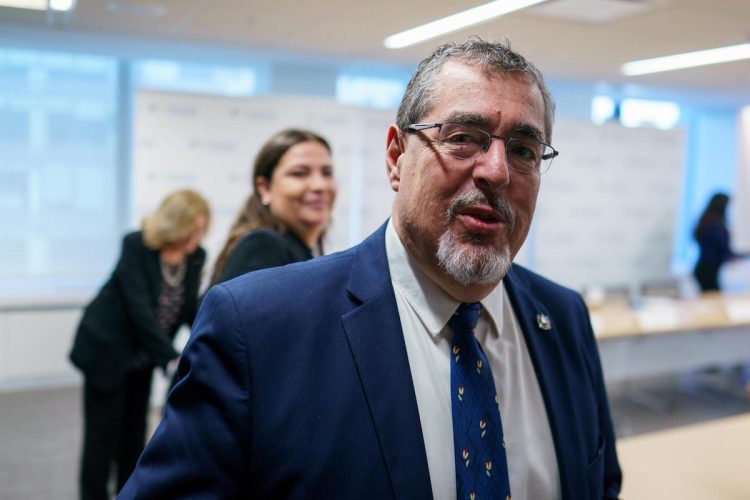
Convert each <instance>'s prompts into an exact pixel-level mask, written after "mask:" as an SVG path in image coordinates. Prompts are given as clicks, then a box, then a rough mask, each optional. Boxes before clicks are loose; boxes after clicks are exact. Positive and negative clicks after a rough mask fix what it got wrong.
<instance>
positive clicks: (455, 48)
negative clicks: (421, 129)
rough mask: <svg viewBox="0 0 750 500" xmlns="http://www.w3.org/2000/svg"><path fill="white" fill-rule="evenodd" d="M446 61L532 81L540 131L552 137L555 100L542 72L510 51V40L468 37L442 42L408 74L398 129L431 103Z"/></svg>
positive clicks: (425, 111) (423, 113)
mask: <svg viewBox="0 0 750 500" xmlns="http://www.w3.org/2000/svg"><path fill="white" fill-rule="evenodd" d="M447 61H460V62H464V63H469V64H475V65H477V66H479V67H480V68H483V70H484V72H485V74H486V75H487V76H499V75H505V74H509V73H510V74H518V75H521V76H523V77H524V78H526V79H527V80H528V81H529V82H530V83H533V84H536V85H537V86H538V87H539V90H540V91H541V93H542V99H543V101H544V134H545V138H546V141H547V142H549V141H550V140H551V138H552V123H553V121H554V119H555V102H554V100H553V99H552V94H551V93H550V91H549V89H548V88H547V86H546V85H545V83H544V77H542V73H541V72H540V71H539V70H538V69H537V67H536V66H534V65H533V64H532V63H531V62H529V61H528V60H526V58H525V57H523V56H522V55H521V54H519V53H518V52H515V51H513V50H511V48H510V42H509V41H507V40H505V41H504V42H487V41H484V40H482V39H481V38H479V37H471V38H469V40H467V41H466V42H464V43H462V44H456V43H446V44H444V45H441V46H440V47H438V48H437V49H436V50H435V52H433V53H432V54H431V55H430V56H428V57H427V58H425V59H423V60H422V62H420V63H419V66H418V67H417V71H416V72H415V73H414V76H412V77H411V80H410V81H409V85H408V86H407V87H406V92H405V93H404V97H403V99H402V100H401V105H400V106H399V108H398V114H397V115H396V124H397V125H398V127H399V128H400V129H401V130H405V129H406V127H408V126H409V125H411V124H412V123H418V122H419V121H420V120H421V119H422V117H424V116H426V115H427V114H428V113H429V112H430V111H431V110H432V108H433V106H434V105H435V99H434V93H435V90H436V87H437V85H436V75H437V73H438V72H439V70H440V68H442V67H443V65H444V64H445V63H446V62H447Z"/></svg>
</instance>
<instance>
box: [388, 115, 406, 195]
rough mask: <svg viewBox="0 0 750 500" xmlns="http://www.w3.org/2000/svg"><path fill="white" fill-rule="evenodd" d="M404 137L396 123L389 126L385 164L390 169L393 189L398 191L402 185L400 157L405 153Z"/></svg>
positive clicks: (389, 176) (389, 174)
mask: <svg viewBox="0 0 750 500" xmlns="http://www.w3.org/2000/svg"><path fill="white" fill-rule="evenodd" d="M403 141H404V137H403V135H402V134H400V133H399V129H398V127H397V126H396V125H391V126H390V127H389V128H388V139H387V144H388V146H387V147H386V152H385V164H386V168H387V170H388V180H389V181H390V182H391V189H393V190H394V191H398V189H399V186H400V185H401V165H400V164H399V159H400V158H401V155H402V154H403V153H404V148H405V146H406V144H404V142H403Z"/></svg>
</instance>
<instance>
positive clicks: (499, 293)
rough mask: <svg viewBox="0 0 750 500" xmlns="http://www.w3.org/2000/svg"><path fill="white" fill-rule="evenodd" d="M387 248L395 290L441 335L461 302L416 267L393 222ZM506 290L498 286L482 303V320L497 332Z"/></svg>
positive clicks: (388, 234) (431, 333) (426, 324)
mask: <svg viewBox="0 0 750 500" xmlns="http://www.w3.org/2000/svg"><path fill="white" fill-rule="evenodd" d="M385 248H386V254H387V256H388V267H389V269H390V272H391V280H392V282H393V287H394V289H395V290H397V291H398V292H399V293H400V294H401V295H402V296H403V297H404V299H406V301H407V302H408V303H409V306H410V307H411V308H412V309H413V310H414V312H415V313H416V315H417V316H418V317H419V319H420V321H421V322H422V324H423V325H424V326H425V328H426V329H427V331H428V332H429V334H430V336H432V337H435V336H437V335H439V334H440V332H441V331H442V330H443V328H444V327H445V325H446V324H448V320H449V319H450V318H451V315H452V314H453V313H454V312H455V311H456V309H457V308H458V306H459V302H457V301H455V300H454V299H452V298H451V297H450V296H448V294H446V293H445V292H444V291H443V290H442V289H441V288H440V287H439V286H438V285H437V284H436V283H435V282H434V281H432V280H431V279H430V278H429V277H428V276H427V275H426V274H425V273H424V272H423V271H422V270H421V269H420V268H419V266H418V265H417V263H416V261H415V259H414V257H413V256H412V255H411V254H410V253H409V252H408V251H407V250H406V247H405V246H404V244H403V242H402V241H401V239H400V238H399V236H398V234H397V233H396V229H395V228H394V227H393V219H390V220H389V221H388V227H387V228H386V232H385ZM503 299H504V287H503V286H501V285H498V286H496V287H495V288H494V289H493V290H492V292H490V294H489V295H487V297H485V298H484V299H482V301H481V304H482V316H483V317H485V315H486V318H487V320H488V321H490V322H494V323H495V326H496V328H495V330H494V331H497V332H500V331H501V330H500V327H501V326H502V311H503Z"/></svg>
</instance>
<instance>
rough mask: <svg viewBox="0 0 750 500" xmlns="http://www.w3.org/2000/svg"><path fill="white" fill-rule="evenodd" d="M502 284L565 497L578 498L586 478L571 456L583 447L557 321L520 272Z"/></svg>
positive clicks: (576, 461) (509, 275)
mask: <svg viewBox="0 0 750 500" xmlns="http://www.w3.org/2000/svg"><path fill="white" fill-rule="evenodd" d="M503 281H504V283H505V286H506V289H507V291H508V296H509V298H510V301H511V304H512V305H513V310H514V311H515V314H516V317H517V318H518V322H519V324H520V326H521V329H522V330H523V335H524V338H525V340H526V345H527V346H528V349H529V356H530V357H531V361H532V363H533V365H534V371H535V373H536V377H537V380H538V382H539V386H540V389H541V392H542V397H543V399H544V404H545V407H546V409H547V418H548V419H549V422H550V428H551V430H552V439H553V441H554V445H555V452H556V454H557V464H558V469H559V471H560V485H561V489H562V497H563V498H576V495H577V494H578V495H580V491H581V485H582V484H585V481H586V478H585V471H584V470H583V469H582V468H581V467H580V464H579V460H576V459H571V457H570V455H571V454H575V453H577V452H578V450H579V449H580V445H579V444H578V428H577V425H576V411H575V405H574V399H573V397H572V393H571V388H570V384H569V380H568V376H567V372H566V364H565V360H564V358H563V354H562V349H561V346H560V345H559V342H560V338H559V336H558V335H557V334H556V333H557V332H556V330H557V325H556V324H555V318H554V317H553V316H552V315H551V314H550V312H549V310H548V309H547V308H546V307H545V306H544V304H542V303H541V302H538V301H537V300H536V299H534V297H533V296H532V295H531V293H530V291H529V289H528V283H527V282H526V281H524V280H523V279H522V277H521V276H519V275H518V273H516V272H513V269H511V271H510V272H509V273H508V274H507V276H506V277H505V279H504V280H503ZM540 315H542V316H545V317H546V318H547V319H549V321H550V322H551V324H550V326H551V328H550V329H544V328H543V327H542V326H541V325H542V324H544V323H545V318H544V317H542V316H540Z"/></svg>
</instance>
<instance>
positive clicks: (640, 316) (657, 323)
mask: <svg viewBox="0 0 750 500" xmlns="http://www.w3.org/2000/svg"><path fill="white" fill-rule="evenodd" d="M636 321H637V322H638V326H639V328H640V329H641V330H643V331H649V330H674V329H676V328H677V327H678V326H679V325H680V313H679V309H678V308H677V307H676V305H675V304H673V303H671V302H657V303H653V304H647V305H645V306H644V307H643V309H641V310H639V311H637V312H636Z"/></svg>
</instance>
